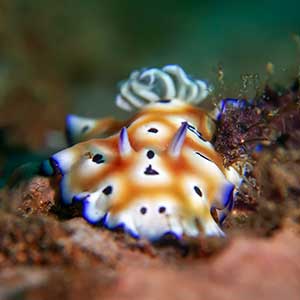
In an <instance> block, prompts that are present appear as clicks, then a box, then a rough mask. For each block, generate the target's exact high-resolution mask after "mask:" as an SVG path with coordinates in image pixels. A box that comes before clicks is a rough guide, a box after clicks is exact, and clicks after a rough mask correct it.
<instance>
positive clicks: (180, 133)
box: [169, 122, 188, 157]
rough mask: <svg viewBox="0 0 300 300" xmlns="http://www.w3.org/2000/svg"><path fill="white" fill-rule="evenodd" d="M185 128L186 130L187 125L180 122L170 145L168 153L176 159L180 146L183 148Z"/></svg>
mask: <svg viewBox="0 0 300 300" xmlns="http://www.w3.org/2000/svg"><path fill="white" fill-rule="evenodd" d="M187 128H188V123H187V122H182V125H181V126H180V128H179V129H178V130H177V132H176V134H175V136H174V138H173V140H172V142H171V144H170V147H169V152H170V154H171V155H172V156H174V157H178V156H179V154H180V151H181V149H182V146H183V143H184V140H185V137H186V132H187Z"/></svg>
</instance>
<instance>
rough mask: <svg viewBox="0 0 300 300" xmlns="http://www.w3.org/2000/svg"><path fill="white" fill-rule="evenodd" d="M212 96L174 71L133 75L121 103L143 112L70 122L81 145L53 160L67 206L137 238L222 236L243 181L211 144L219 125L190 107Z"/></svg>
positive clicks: (202, 85)
mask: <svg viewBox="0 0 300 300" xmlns="http://www.w3.org/2000/svg"><path fill="white" fill-rule="evenodd" d="M210 90H211V88H210V87H209V86H208V85H207V84H206V83H205V82H204V81H200V80H194V79H192V78H191V77H189V76H188V75H186V73H185V72H184V71H183V70H182V69H181V68H180V67H179V66H176V65H169V66H166V67H164V68H162V69H155V68H153V69H146V70H142V71H140V72H139V71H135V72H134V73H133V74H132V75H131V76H130V78H129V80H128V81H126V82H124V83H123V84H122V86H121V89H120V94H119V95H118V96H117V100H116V103H117V105H118V106H120V107H123V108H125V109H127V110H133V109H137V108H139V109H140V110H139V111H138V112H137V113H136V115H135V116H133V117H132V118H131V119H129V120H128V121H124V122H120V121H115V120H114V119H110V118H108V119H100V120H91V119H86V118H80V117H77V116H69V117H68V119H67V132H68V135H69V140H70V141H71V142H73V143H75V142H78V141H81V142H79V143H77V144H75V145H73V146H72V147H70V148H67V149H65V150H62V151H60V152H58V153H56V154H54V155H53V156H52V157H51V159H50V161H51V164H52V166H53V167H54V168H55V169H56V170H57V172H59V173H60V174H61V175H62V177H61V182H60V183H61V192H62V199H63V202H64V203H65V204H71V203H73V202H76V201H81V202H82V203H83V216H84V218H85V219H86V220H87V221H89V222H91V223H98V222H99V223H102V224H104V225H105V226H106V227H108V228H109V229H114V228H119V227H122V228H123V229H124V231H126V232H128V233H130V234H131V235H132V236H134V237H136V238H147V239H149V240H156V239H159V238H161V237H162V236H164V235H165V234H168V233H170V234H173V235H175V236H176V237H178V238H180V237H182V236H198V235H200V234H203V235H205V236H223V235H224V233H223V231H222V230H221V228H220V226H219V225H220V224H221V223H222V221H223V220H224V218H225V217H226V215H227V214H228V212H229V211H230V210H231V209H232V207H233V201H234V194H235V192H236V189H237V187H238V185H239V182H240V176H239V174H238V173H237V172H236V171H235V169H234V168H233V167H229V168H225V167H224V165H223V161H222V157H221V155H220V154H219V153H217V152H216V150H215V149H214V147H213V145H212V144H211V142H210V141H211V139H212V137H213V134H214V130H215V122H214V120H213V119H212V118H211V117H210V116H209V115H208V114H207V113H206V112H205V111H203V110H202V109H200V108H198V107H195V106H193V104H197V103H199V102H200V101H202V100H203V99H204V98H205V97H206V96H207V94H208V93H209V92H210ZM103 136H105V137H103Z"/></svg>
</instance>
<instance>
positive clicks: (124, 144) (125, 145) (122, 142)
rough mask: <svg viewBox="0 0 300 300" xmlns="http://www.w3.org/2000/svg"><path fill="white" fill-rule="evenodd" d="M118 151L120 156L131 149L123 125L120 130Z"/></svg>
mask: <svg viewBox="0 0 300 300" xmlns="http://www.w3.org/2000/svg"><path fill="white" fill-rule="evenodd" d="M119 151H120V154H121V156H126V155H128V154H130V153H131V151H132V147H131V144H130V141H129V137H128V133H127V129H126V127H123V128H122V129H121V132H120V138H119Z"/></svg>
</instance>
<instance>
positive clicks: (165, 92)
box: [116, 65, 212, 111]
mask: <svg viewBox="0 0 300 300" xmlns="http://www.w3.org/2000/svg"><path fill="white" fill-rule="evenodd" d="M211 91H212V88H211V86H209V85H208V84H207V83H206V82H205V81H203V80H198V79H194V78H192V77H191V76H189V75H188V74H187V73H186V72H185V71H184V70H183V69H182V68H181V67H180V66H178V65H166V66H164V67H163V68H161V69H158V68H149V69H141V70H139V71H133V72H132V73H131V74H130V76H129V79H128V80H126V81H124V82H122V83H121V85H120V93H119V94H118V95H117V97H116V104H117V106H118V107H120V108H121V109H123V110H126V111H131V110H134V109H138V108H141V107H143V106H144V105H145V104H148V103H151V102H155V101H158V100H164V99H173V98H177V99H179V100H181V101H184V102H187V103H191V104H198V103H200V102H201V101H202V100H204V99H205V98H206V97H207V96H208V94H209V93H210V92H211Z"/></svg>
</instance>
